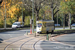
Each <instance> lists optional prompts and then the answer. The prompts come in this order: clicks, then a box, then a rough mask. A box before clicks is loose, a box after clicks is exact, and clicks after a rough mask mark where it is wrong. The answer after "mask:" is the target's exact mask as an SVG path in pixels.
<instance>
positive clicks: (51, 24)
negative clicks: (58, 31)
mask: <svg viewBox="0 0 75 50" xmlns="http://www.w3.org/2000/svg"><path fill="white" fill-rule="evenodd" d="M46 26H47V27H48V26H54V24H53V23H46Z"/></svg>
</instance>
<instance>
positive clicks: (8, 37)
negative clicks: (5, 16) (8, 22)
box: [0, 30, 29, 41]
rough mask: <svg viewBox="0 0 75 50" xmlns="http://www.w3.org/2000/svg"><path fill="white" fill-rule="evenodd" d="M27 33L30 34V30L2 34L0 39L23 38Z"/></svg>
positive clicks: (0, 33)
mask: <svg viewBox="0 0 75 50" xmlns="http://www.w3.org/2000/svg"><path fill="white" fill-rule="evenodd" d="M26 31H28V32H29V30H17V31H7V32H0V39H2V40H7V39H10V38H14V37H18V36H23V35H24V34H25V33H26ZM0 41H1V40H0Z"/></svg>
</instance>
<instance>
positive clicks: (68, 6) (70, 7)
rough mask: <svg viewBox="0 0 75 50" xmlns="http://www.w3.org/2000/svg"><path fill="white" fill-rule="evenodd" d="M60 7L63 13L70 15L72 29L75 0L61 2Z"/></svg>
mask: <svg viewBox="0 0 75 50" xmlns="http://www.w3.org/2000/svg"><path fill="white" fill-rule="evenodd" d="M60 5H61V7H60V10H61V11H62V13H65V14H69V27H70V29H71V14H74V13H75V12H74V11H75V0H67V1H65V2H64V1H61V3H60Z"/></svg>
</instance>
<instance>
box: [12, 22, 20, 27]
mask: <svg viewBox="0 0 75 50" xmlns="http://www.w3.org/2000/svg"><path fill="white" fill-rule="evenodd" d="M20 27H21V22H14V23H13V24H12V28H20Z"/></svg>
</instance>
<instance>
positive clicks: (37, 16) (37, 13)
mask: <svg viewBox="0 0 75 50" xmlns="http://www.w3.org/2000/svg"><path fill="white" fill-rule="evenodd" d="M37 20H39V10H38V11H36V21H37Z"/></svg>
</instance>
